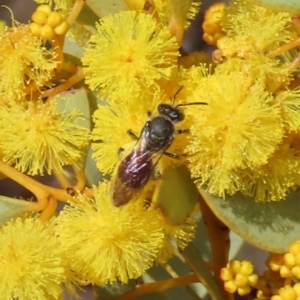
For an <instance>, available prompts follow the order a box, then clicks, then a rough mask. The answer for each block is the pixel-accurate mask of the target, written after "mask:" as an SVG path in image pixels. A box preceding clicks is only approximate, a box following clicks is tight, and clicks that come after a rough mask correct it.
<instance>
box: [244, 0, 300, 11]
mask: <svg viewBox="0 0 300 300" xmlns="http://www.w3.org/2000/svg"><path fill="white" fill-rule="evenodd" d="M247 2H252V3H253V4H258V5H262V6H266V7H269V8H273V9H278V10H280V11H282V10H287V11H292V12H298V13H300V1H299V0H288V1H287V0H247Z"/></svg>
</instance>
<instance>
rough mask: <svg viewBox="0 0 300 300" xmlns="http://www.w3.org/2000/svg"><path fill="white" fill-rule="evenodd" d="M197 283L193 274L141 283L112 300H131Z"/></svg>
mask: <svg viewBox="0 0 300 300" xmlns="http://www.w3.org/2000/svg"><path fill="white" fill-rule="evenodd" d="M196 282H199V280H198V278H197V276H196V275H194V274H190V275H185V276H182V277H177V278H171V279H166V280H162V281H156V282H149V283H143V284H138V285H137V286H136V287H135V288H134V289H133V290H131V291H129V292H127V293H125V294H123V295H121V296H118V297H115V298H113V300H131V299H134V298H136V297H139V296H142V295H148V294H152V293H155V292H161V291H163V290H166V289H170V288H174V287H177V286H182V285H187V284H192V283H196Z"/></svg>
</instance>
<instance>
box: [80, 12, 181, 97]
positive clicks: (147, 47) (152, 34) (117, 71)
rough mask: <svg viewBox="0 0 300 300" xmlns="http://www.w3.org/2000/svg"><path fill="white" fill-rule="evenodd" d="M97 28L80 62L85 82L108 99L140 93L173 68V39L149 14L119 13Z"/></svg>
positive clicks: (103, 20) (175, 51)
mask: <svg viewBox="0 0 300 300" xmlns="http://www.w3.org/2000/svg"><path fill="white" fill-rule="evenodd" d="M96 28H97V31H98V33H97V35H92V37H91V39H90V45H89V47H88V48H86V49H85V54H84V57H83V58H82V62H83V66H84V72H85V74H86V83H87V84H88V85H89V87H90V88H91V89H92V90H99V93H100V95H101V96H107V97H108V98H107V99H108V100H109V101H112V100H117V101H118V102H119V99H118V97H119V98H126V97H133V96H136V95H139V94H140V92H141V91H143V90H145V89H149V88H153V87H156V86H157V83H156V81H157V80H159V79H161V78H166V79H168V78H170V76H171V75H172V73H173V72H175V71H176V68H177V58H178V45H177V44H176V41H175V38H173V37H171V34H170V32H169V30H168V29H167V27H163V26H160V25H158V24H157V23H156V21H155V20H154V19H153V18H152V16H150V15H147V14H144V13H137V12H134V11H125V12H120V13H118V14H114V15H111V16H107V17H104V18H103V19H101V21H100V23H99V24H97V25H96Z"/></svg>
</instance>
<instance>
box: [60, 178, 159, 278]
mask: <svg viewBox="0 0 300 300" xmlns="http://www.w3.org/2000/svg"><path fill="white" fill-rule="evenodd" d="M145 204H146V203H145V201H144V200H143V199H137V200H136V201H130V202H129V203H128V204H126V205H125V206H122V207H121V208H117V207H115V206H114V205H113V204H112V200H111V193H110V185H109V183H102V184H101V185H100V186H99V187H98V188H97V189H95V190H94V199H90V198H88V197H86V196H83V195H79V196H78V197H77V198H76V199H74V201H73V202H72V204H71V205H70V206H65V208H64V210H63V212H62V213H61V214H60V216H59V217H58V219H57V234H58V236H59V239H60V241H61V244H62V247H63V249H64V251H65V252H66V256H67V257H68V259H69V262H68V263H69V265H70V267H71V269H72V270H73V271H74V272H75V273H77V274H78V275H79V276H80V278H82V280H85V281H86V282H87V283H92V284H103V283H112V282H114V281H116V280H120V281H121V282H123V283H127V281H128V280H129V279H132V278H137V277H139V276H140V275H141V274H142V273H143V272H144V271H145V270H146V269H148V268H149V267H150V266H152V264H153V262H154V260H155V258H156V256H157V253H158V251H159V249H160V248H161V246H162V242H163V238H164V234H163V232H162V230H161V226H160V220H159V218H158V216H157V212H156V211H154V210H149V209H147V208H146V205H145Z"/></svg>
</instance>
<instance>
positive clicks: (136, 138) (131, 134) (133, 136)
mask: <svg viewBox="0 0 300 300" xmlns="http://www.w3.org/2000/svg"><path fill="white" fill-rule="evenodd" d="M127 133H128V134H129V136H130V137H131V138H132V139H133V140H136V141H137V140H138V139H139V137H138V136H136V135H135V133H134V132H133V131H132V130H131V129H129V130H127Z"/></svg>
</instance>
